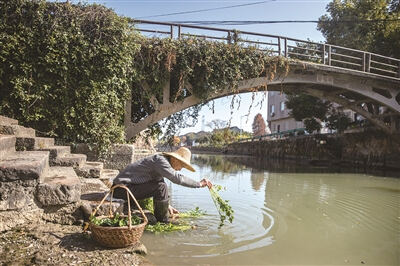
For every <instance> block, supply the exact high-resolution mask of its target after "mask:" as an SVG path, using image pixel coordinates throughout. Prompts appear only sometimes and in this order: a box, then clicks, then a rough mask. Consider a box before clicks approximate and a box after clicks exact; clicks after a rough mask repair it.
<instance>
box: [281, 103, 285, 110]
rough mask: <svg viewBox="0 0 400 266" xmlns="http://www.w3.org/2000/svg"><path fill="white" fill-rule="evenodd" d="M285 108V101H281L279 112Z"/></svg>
mask: <svg viewBox="0 0 400 266" xmlns="http://www.w3.org/2000/svg"><path fill="white" fill-rule="evenodd" d="M284 110H285V102H281V112H283V111H284Z"/></svg>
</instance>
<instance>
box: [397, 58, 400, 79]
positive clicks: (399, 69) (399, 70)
mask: <svg viewBox="0 0 400 266" xmlns="http://www.w3.org/2000/svg"><path fill="white" fill-rule="evenodd" d="M398 65H399V66H398V67H397V76H398V77H399V78H400V61H399V62H398Z"/></svg>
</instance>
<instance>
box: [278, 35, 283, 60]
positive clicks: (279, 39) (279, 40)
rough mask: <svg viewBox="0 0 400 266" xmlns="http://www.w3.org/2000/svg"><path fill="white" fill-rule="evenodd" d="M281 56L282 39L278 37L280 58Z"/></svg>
mask: <svg viewBox="0 0 400 266" xmlns="http://www.w3.org/2000/svg"><path fill="white" fill-rule="evenodd" d="M281 54H282V48H281V37H278V55H279V56H280V55H281Z"/></svg>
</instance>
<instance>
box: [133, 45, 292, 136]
mask: <svg viewBox="0 0 400 266" xmlns="http://www.w3.org/2000/svg"><path fill="white" fill-rule="evenodd" d="M139 42H140V51H139V53H138V54H137V56H136V58H135V61H134V69H135V71H136V73H137V75H136V80H135V82H134V86H133V90H132V121H133V122H138V121H140V120H141V119H143V118H144V117H146V116H148V115H150V114H151V113H153V112H154V111H155V109H156V106H154V105H155V104H156V105H157V104H161V103H162V98H163V97H162V93H163V87H164V86H165V84H166V83H167V82H170V86H171V95H170V98H169V101H170V102H177V103H179V102H180V101H183V100H184V98H185V97H187V96H189V95H195V96H196V97H198V98H199V99H201V100H202V103H201V104H200V105H197V106H194V107H191V108H188V109H187V110H184V111H181V112H179V113H177V114H174V115H172V116H170V117H168V118H167V119H166V120H165V121H164V123H163V124H162V125H163V126H166V132H165V133H166V134H173V133H174V132H175V131H176V130H177V129H178V128H179V127H184V126H187V124H188V123H189V124H193V123H194V122H197V115H198V112H199V110H200V108H201V107H202V106H203V105H204V104H206V103H207V102H208V101H209V100H210V99H212V98H213V97H214V96H215V95H218V94H219V93H222V92H226V93H225V94H237V93H238V85H239V82H240V81H242V80H246V79H251V78H257V77H266V78H267V79H269V80H272V79H273V78H275V77H276V75H283V76H285V75H286V74H287V72H288V70H289V63H288V60H287V59H285V58H283V57H280V56H271V55H269V53H268V52H265V51H261V50H258V49H257V47H255V46H254V47H244V46H242V45H238V44H225V43H221V42H216V41H206V40H202V39H196V38H187V39H180V40H173V39H159V38H144V37H142V38H140V39H139ZM265 86H266V84H265ZM258 90H259V88H253V91H258ZM253 99H254V97H253ZM155 100H156V102H155ZM235 100H236V101H240V100H238V99H237V98H236V99H235V98H233V99H232V101H235ZM154 102H155V104H154ZM233 106H234V104H233V102H232V105H231V108H233ZM183 118H185V119H183ZM190 118H191V119H190ZM188 121H189V122H188ZM159 126H160V124H157V125H156V126H155V127H159ZM153 128H154V127H153Z"/></svg>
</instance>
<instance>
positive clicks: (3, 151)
mask: <svg viewBox="0 0 400 266" xmlns="http://www.w3.org/2000/svg"><path fill="white" fill-rule="evenodd" d="M14 152H15V136H12V135H0V160H1V159H3V158H5V157H7V156H8V154H10V153H14Z"/></svg>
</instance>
